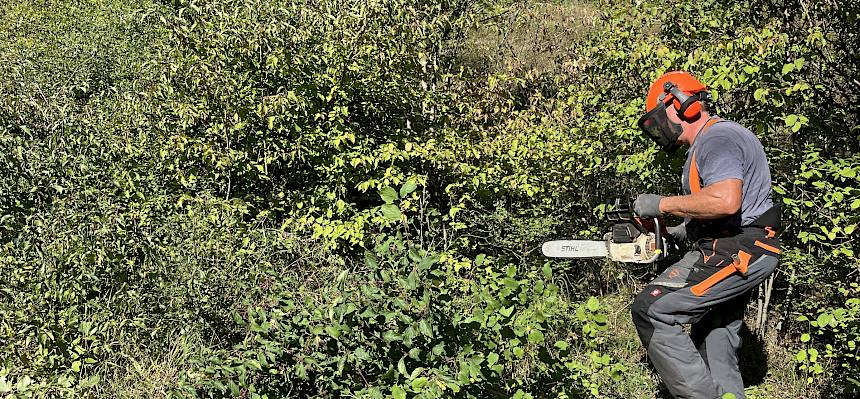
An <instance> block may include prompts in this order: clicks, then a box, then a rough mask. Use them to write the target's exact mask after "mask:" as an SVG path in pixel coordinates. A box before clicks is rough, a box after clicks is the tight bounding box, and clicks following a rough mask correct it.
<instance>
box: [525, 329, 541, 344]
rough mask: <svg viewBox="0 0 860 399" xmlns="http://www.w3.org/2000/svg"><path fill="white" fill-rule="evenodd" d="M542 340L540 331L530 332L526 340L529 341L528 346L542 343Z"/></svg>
mask: <svg viewBox="0 0 860 399" xmlns="http://www.w3.org/2000/svg"><path fill="white" fill-rule="evenodd" d="M543 338H544V337H543V333H542V332H540V331H532V332H531V333H529V338H528V339H529V343H530V344H537V343H541V342H543Z"/></svg>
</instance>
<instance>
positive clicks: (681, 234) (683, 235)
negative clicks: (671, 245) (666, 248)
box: [666, 223, 687, 242]
mask: <svg viewBox="0 0 860 399" xmlns="http://www.w3.org/2000/svg"><path fill="white" fill-rule="evenodd" d="M666 231H667V232H669V235H671V236H672V238H674V239H675V242H679V241H684V240H686V239H687V225H686V224H684V223H681V224H679V225H677V226H669V227H667V228H666Z"/></svg>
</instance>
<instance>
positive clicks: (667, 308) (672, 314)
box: [632, 251, 778, 399]
mask: <svg viewBox="0 0 860 399" xmlns="http://www.w3.org/2000/svg"><path fill="white" fill-rule="evenodd" d="M777 260H778V259H777V258H776V257H775V256H770V255H761V256H757V257H756V258H755V259H754V260H753V261H752V262H751V263H750V264H749V271H748V273H747V275H746V276H741V275H740V274H733V275H731V276H729V277H728V278H726V279H725V280H722V281H721V282H719V283H717V284H716V285H715V286H713V287H712V288H711V289H710V290H708V291H707V292H706V293H705V294H704V295H701V296H697V295H695V294H694V293H693V291H692V290H691V287H692V286H694V285H695V284H697V283H699V282H701V280H702V273H701V270H700V269H702V268H704V267H705V266H704V264H705V263H706V261H707V260H705V262H703V254H702V253H700V252H698V251H695V252H694V251H691V252H688V253H687V254H686V255H685V256H684V258H683V259H681V260H680V261H678V262H677V263H675V264H674V265H672V266H670V267H668V268H667V269H666V271H664V272H663V273H662V274H661V275H660V276H658V277H657V278H656V279H655V280H654V281H652V282H651V283H650V284H649V285H648V286H647V287H645V289H644V290H643V291H642V292H641V293H640V294H639V295H637V296H636V299H635V300H634V301H633V307H632V312H633V322H634V324H635V325H636V329H637V332H638V333H639V338H640V339H641V340H642V343H643V345H644V346H645V348H646V349H647V352H648V357H649V359H650V360H651V362H652V363H653V365H654V368H656V369H657V372H658V373H659V374H660V377H661V378H662V379H663V382H664V383H665V384H666V387H667V388H668V389H669V392H670V393H671V394H672V395H673V396H674V397H676V398H692V399H711V398H720V397H722V395H723V394H725V393H732V394H734V395H735V397H737V398H738V399H741V398H745V395H744V384H743V380H742V378H741V373H740V368H739V367H738V357H737V350H738V348H739V347H740V345H741V338H740V335H739V334H740V330H741V326H742V324H743V311H744V307H745V305H746V303H747V301H748V299H749V292H750V290H751V289H752V288H753V287H756V286H758V285H759V284H760V283H761V282H763V281H764V280H765V278H767V277H768V276H769V275H770V274H771V273H772V272H773V271H774V269H775V268H776V264H777ZM689 323H692V324H693V325H692V331H691V334H692V336H691V335H688V334H687V333H686V332H684V330H683V327H682V326H681V324H689Z"/></svg>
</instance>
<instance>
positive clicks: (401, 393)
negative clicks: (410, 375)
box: [391, 385, 406, 399]
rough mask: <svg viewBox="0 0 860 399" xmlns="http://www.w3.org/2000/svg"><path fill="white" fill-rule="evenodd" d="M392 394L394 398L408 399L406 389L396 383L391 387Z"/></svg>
mask: <svg viewBox="0 0 860 399" xmlns="http://www.w3.org/2000/svg"><path fill="white" fill-rule="evenodd" d="M391 396H393V397H394V399H406V391H405V390H403V388H401V387H400V385H395V386H393V387H391Z"/></svg>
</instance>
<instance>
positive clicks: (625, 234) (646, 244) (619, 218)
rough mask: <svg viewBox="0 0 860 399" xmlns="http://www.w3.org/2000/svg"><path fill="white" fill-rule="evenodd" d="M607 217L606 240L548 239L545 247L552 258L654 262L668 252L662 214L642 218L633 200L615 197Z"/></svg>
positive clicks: (542, 249) (545, 252)
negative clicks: (647, 218) (637, 214)
mask: <svg viewBox="0 0 860 399" xmlns="http://www.w3.org/2000/svg"><path fill="white" fill-rule="evenodd" d="M609 205H610V206H609V207H608V208H610V209H611V210H609V211H606V219H607V220H608V221H609V222H610V223H611V224H612V228H611V231H610V232H609V233H606V234H604V236H603V240H602V241H594V240H558V241H549V242H545V243H544V244H543V246H542V247H541V251H542V252H543V254H544V256H546V257H550V258H573V259H589V258H609V259H611V260H614V261H616V262H624V263H652V262H656V261H658V260H661V259H664V258H665V257H666V256H667V255H668V253H667V252H668V247H669V242H668V241H667V240H666V236H668V234H666V233H665V227H663V226H661V223H660V220H659V218H654V219H653V220H642V219H640V218H639V217H637V216H636V215H635V214H634V213H633V207H632V206H631V202H630V201H629V200H615V202H614V203H613V204H609Z"/></svg>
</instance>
